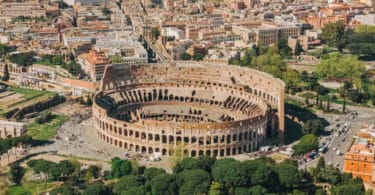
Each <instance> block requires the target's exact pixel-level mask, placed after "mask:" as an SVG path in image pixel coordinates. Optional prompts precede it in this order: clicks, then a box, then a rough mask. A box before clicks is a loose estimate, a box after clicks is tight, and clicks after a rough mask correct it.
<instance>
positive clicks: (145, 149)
mask: <svg viewBox="0 0 375 195" xmlns="http://www.w3.org/2000/svg"><path fill="white" fill-rule="evenodd" d="M141 152H142V154H146V153H147V148H146V146H142V149H141Z"/></svg>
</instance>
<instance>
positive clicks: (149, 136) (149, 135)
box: [148, 133, 153, 141]
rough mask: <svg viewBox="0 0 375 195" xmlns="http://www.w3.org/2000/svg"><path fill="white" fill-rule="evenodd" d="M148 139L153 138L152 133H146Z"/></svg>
mask: <svg viewBox="0 0 375 195" xmlns="http://www.w3.org/2000/svg"><path fill="white" fill-rule="evenodd" d="M148 140H151V141H152V140H153V135H152V133H149V134H148Z"/></svg>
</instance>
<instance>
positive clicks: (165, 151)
mask: <svg viewBox="0 0 375 195" xmlns="http://www.w3.org/2000/svg"><path fill="white" fill-rule="evenodd" d="M167 152H168V151H167V149H165V148H163V150H162V152H161V154H162V155H163V156H166V155H167Z"/></svg>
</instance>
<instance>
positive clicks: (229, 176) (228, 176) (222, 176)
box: [211, 158, 247, 191]
mask: <svg viewBox="0 0 375 195" xmlns="http://www.w3.org/2000/svg"><path fill="white" fill-rule="evenodd" d="M211 174H212V177H213V178H214V180H215V181H216V182H219V183H221V184H222V185H223V187H224V188H226V189H227V190H229V191H231V190H233V189H234V187H238V186H242V185H245V184H246V183H247V181H246V178H245V175H244V174H245V173H244V172H243V171H242V170H241V163H240V162H239V161H236V160H234V159H232V158H222V159H219V160H217V161H216V162H215V164H214V166H213V169H212V173H211Z"/></svg>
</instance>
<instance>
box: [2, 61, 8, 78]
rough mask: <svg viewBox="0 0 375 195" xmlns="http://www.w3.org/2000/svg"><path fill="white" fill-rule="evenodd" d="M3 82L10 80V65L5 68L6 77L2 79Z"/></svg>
mask: <svg viewBox="0 0 375 195" xmlns="http://www.w3.org/2000/svg"><path fill="white" fill-rule="evenodd" d="M2 80H3V81H8V80H9V69H8V64H5V66H4V75H3V77H2Z"/></svg>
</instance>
